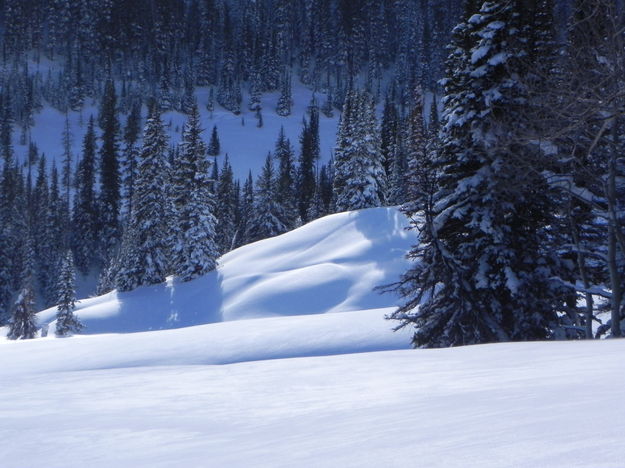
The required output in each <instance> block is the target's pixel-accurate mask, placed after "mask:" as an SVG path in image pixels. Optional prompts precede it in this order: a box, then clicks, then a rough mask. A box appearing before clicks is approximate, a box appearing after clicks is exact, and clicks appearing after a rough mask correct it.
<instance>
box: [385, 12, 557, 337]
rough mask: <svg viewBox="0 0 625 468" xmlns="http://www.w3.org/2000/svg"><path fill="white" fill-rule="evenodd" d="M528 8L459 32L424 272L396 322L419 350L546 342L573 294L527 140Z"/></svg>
mask: <svg viewBox="0 0 625 468" xmlns="http://www.w3.org/2000/svg"><path fill="white" fill-rule="evenodd" d="M521 12H522V5H521V2H520V1H514V2H509V1H487V2H484V4H483V6H482V8H481V10H480V11H479V14H475V15H474V13H478V12H477V11H476V10H473V11H471V10H469V11H468V12H467V16H466V18H467V21H465V22H463V23H462V24H460V25H459V26H458V27H456V29H455V33H454V42H453V46H452V49H451V53H450V57H449V61H448V71H447V79H446V82H445V94H446V96H445V99H444V103H445V112H444V117H443V119H444V120H443V127H442V128H443V131H442V141H441V147H440V150H439V151H438V154H437V156H436V160H435V161H434V168H435V173H436V174H437V180H436V183H437V185H436V192H435V193H434V195H433V196H432V198H431V200H430V201H429V203H427V205H426V207H425V208H426V211H425V220H424V224H423V227H421V226H420V224H419V223H418V221H417V220H413V227H414V228H418V229H420V231H421V244H420V245H419V246H416V247H415V248H414V249H413V250H412V251H411V252H410V254H409V257H410V258H413V259H415V260H416V263H415V266H414V267H413V268H412V269H411V270H409V271H408V272H407V273H406V274H405V275H404V276H403V278H402V282H401V284H400V286H399V290H400V292H402V293H403V295H404V296H405V302H404V303H403V305H402V306H401V307H400V308H399V310H398V311H397V312H396V313H394V314H393V318H396V319H399V320H401V324H400V327H401V326H405V325H408V324H414V325H416V327H417V328H416V331H415V335H414V344H415V345H416V346H426V347H442V346H457V345H464V344H472V343H483V342H493V341H508V340H532V339H545V338H548V337H550V336H552V330H554V327H555V326H556V325H557V314H556V311H557V310H558V308H559V307H560V306H561V303H560V301H562V294H561V293H560V294H559V292H558V288H557V286H555V285H554V282H553V281H552V278H553V277H554V276H557V275H558V272H557V270H556V269H555V267H554V263H555V260H554V258H553V256H554V255H553V253H552V252H546V251H545V248H544V246H545V245H547V243H546V242H545V241H546V238H545V236H546V228H547V227H548V226H549V225H550V223H551V222H552V218H551V213H552V212H553V210H552V208H553V207H552V204H551V201H550V197H549V189H548V186H547V184H546V180H545V179H544V177H543V175H542V172H541V171H537V170H536V168H539V167H540V163H541V161H540V159H539V158H540V152H539V151H537V149H536V148H533V147H531V146H530V145H527V144H525V142H524V141H523V140H522V139H519V138H517V136H518V135H519V134H522V133H521V132H522V129H523V127H524V125H527V123H526V122H525V121H524V120H523V113H522V109H523V106H524V105H526V103H527V99H528V98H527V93H526V90H525V89H524V86H523V84H522V83H521V81H520V80H521V78H522V77H523V76H524V74H525V73H526V70H525V69H524V68H523V66H522V60H521V58H522V57H524V55H525V53H526V51H525V47H526V44H527V41H526V38H524V37H523V36H521V32H522V31H524V30H526V29H525V28H524V24H522V22H521V21H522V18H523V17H522V15H521Z"/></svg>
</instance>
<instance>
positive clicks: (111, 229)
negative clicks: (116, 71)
mask: <svg viewBox="0 0 625 468" xmlns="http://www.w3.org/2000/svg"><path fill="white" fill-rule="evenodd" d="M98 118H99V122H98V123H99V125H100V128H101V129H102V146H101V147H100V199H99V209H98V212H99V214H100V226H99V229H98V231H99V232H100V241H101V246H100V256H101V258H102V259H103V260H104V261H105V263H106V260H107V259H108V258H109V257H110V256H111V255H112V253H113V251H114V249H115V247H116V246H117V244H118V242H119V239H120V234H121V229H120V225H119V212H120V199H121V192H120V185H121V183H120V174H119V121H118V119H117V95H116V93H115V85H114V84H113V81H112V80H107V82H106V86H105V90H104V97H103V98H102V105H101V107H100V115H99V117H98Z"/></svg>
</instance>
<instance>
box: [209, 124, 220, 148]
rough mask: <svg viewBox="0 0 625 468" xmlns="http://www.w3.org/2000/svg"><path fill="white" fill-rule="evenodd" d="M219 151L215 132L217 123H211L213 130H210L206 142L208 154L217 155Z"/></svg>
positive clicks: (217, 137)
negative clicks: (208, 139)
mask: <svg viewBox="0 0 625 468" xmlns="http://www.w3.org/2000/svg"><path fill="white" fill-rule="evenodd" d="M219 153H221V145H220V143H219V134H218V133H217V125H213V131H212V132H211V138H210V141H209V142H208V154H209V155H210V156H219Z"/></svg>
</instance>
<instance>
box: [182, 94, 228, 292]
mask: <svg viewBox="0 0 625 468" xmlns="http://www.w3.org/2000/svg"><path fill="white" fill-rule="evenodd" d="M201 132H202V129H201V128H200V115H199V112H198V109H197V106H194V107H193V109H192V110H191V114H190V115H189V120H188V121H187V124H186V125H185V129H184V131H183V135H182V143H181V151H180V156H179V159H180V161H179V162H178V164H176V167H175V170H176V173H175V174H174V184H175V187H174V188H175V194H174V197H175V201H174V203H175V210H176V217H177V226H178V233H179V238H178V242H177V244H176V247H175V250H174V255H175V258H176V260H175V265H174V272H175V274H176V276H178V277H179V278H180V279H181V280H182V281H190V280H192V279H195V278H197V277H199V276H202V275H205V274H206V273H208V272H210V271H212V270H214V269H215V268H216V267H217V257H218V256H219V253H218V249H217V245H216V242H215V224H216V220H215V216H214V214H213V213H214V211H215V201H214V198H213V194H212V193H211V190H210V177H209V163H208V161H207V160H206V146H205V145H204V142H203V141H202V138H201ZM181 192H183V193H181Z"/></svg>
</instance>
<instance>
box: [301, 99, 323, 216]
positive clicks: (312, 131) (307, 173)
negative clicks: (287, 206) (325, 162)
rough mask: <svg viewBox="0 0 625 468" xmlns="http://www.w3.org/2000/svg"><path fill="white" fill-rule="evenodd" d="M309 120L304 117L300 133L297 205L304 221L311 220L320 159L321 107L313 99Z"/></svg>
mask: <svg viewBox="0 0 625 468" xmlns="http://www.w3.org/2000/svg"><path fill="white" fill-rule="evenodd" d="M309 114H310V118H309V120H306V119H304V122H303V124H302V133H301V135H300V156H299V166H298V168H297V192H298V194H297V199H298V200H297V205H298V209H299V216H300V219H301V220H302V221H303V222H307V221H309V218H308V210H309V208H310V205H311V203H312V200H313V198H314V194H315V190H316V186H317V181H316V174H315V169H316V165H317V161H318V160H319V151H320V150H319V109H318V107H317V106H316V104H315V102H314V101H313V105H311V106H310V107H309Z"/></svg>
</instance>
